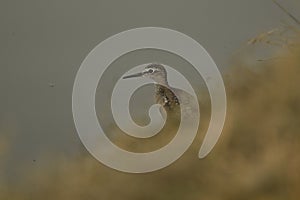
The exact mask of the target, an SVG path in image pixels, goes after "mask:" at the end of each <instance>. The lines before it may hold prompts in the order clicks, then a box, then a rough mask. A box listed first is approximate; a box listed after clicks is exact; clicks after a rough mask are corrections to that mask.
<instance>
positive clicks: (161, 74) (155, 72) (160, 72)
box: [123, 64, 167, 85]
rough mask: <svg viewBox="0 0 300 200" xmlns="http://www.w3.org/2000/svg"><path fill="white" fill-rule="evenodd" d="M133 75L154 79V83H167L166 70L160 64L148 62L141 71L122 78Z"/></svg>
mask: <svg viewBox="0 0 300 200" xmlns="http://www.w3.org/2000/svg"><path fill="white" fill-rule="evenodd" d="M133 77H147V78H150V79H152V80H154V81H155V82H156V83H159V84H163V85H166V84H167V72H166V69H165V68H164V66H163V65H161V64H149V65H147V66H146V67H145V69H144V70H143V71H142V72H139V73H136V74H131V75H128V76H124V77H123V79H127V78H133Z"/></svg>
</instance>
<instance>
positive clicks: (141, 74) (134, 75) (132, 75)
mask: <svg viewBox="0 0 300 200" xmlns="http://www.w3.org/2000/svg"><path fill="white" fill-rule="evenodd" d="M143 75H144V72H139V73H136V74H131V75H128V76H124V77H123V79H127V78H134V77H141V76H143Z"/></svg>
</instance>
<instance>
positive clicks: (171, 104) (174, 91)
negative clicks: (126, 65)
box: [123, 63, 198, 119]
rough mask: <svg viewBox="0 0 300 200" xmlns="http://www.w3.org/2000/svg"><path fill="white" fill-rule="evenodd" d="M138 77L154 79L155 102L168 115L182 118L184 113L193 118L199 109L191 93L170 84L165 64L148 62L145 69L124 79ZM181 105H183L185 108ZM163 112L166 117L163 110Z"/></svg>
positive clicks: (184, 115) (185, 115)
mask: <svg viewBox="0 0 300 200" xmlns="http://www.w3.org/2000/svg"><path fill="white" fill-rule="evenodd" d="M136 77H146V78H150V79H152V80H153V81H154V85H155V91H154V97H155V103H157V104H160V105H161V106H162V107H163V108H164V109H165V111H166V113H167V116H168V117H169V116H171V117H173V119H174V118H175V119H178V118H179V119H180V116H181V115H183V117H188V118H191V117H192V116H193V115H194V112H196V111H197V108H198V102H197V101H196V100H195V98H194V97H193V96H192V95H191V94H189V93H188V92H186V91H184V90H181V89H178V88H172V87H171V86H170V85H169V83H168V75H167V71H166V69H165V67H164V66H163V64H159V63H151V64H148V65H147V66H146V67H145V68H144V70H143V71H141V72H139V73H136V74H131V75H127V76H124V77H123V79H128V78H136ZM180 106H183V109H181V108H180ZM161 113H162V115H163V117H165V114H163V113H164V112H163V111H162V110H161Z"/></svg>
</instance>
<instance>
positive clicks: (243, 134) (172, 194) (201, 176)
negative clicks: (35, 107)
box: [0, 32, 300, 200]
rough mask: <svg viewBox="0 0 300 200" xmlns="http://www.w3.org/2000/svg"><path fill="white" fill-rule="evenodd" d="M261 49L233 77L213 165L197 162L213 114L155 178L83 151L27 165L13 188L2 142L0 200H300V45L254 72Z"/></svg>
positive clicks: (236, 64)
mask: <svg viewBox="0 0 300 200" xmlns="http://www.w3.org/2000/svg"><path fill="white" fill-rule="evenodd" d="M269 33H271V32H269ZM272 34H273V32H272ZM297 34H298V33H296V34H295V35H297ZM266 35H268V34H266ZM298 36H299V35H298ZM266 37H268V36H266ZM282 37H283V36H282ZM299 38H300V37H299ZM250 41H251V40H250ZM253 41H256V42H257V41H258V40H252V42H250V43H249V44H248V46H247V47H246V48H244V49H243V50H242V51H243V52H242V55H243V56H240V55H241V54H237V55H235V57H234V58H233V59H232V66H231V67H230V68H229V69H228V71H227V74H228V76H226V78H225V85H226V89H227V97H228V112H227V119H226V124H225V127H224V131H223V133H222V136H221V138H220V140H219V141H218V143H217V145H216V146H215V148H214V150H213V151H212V152H211V153H210V154H209V155H208V157H206V158H205V159H203V160H199V159H198V157H197V154H198V151H199V147H200V145H201V141H202V139H203V136H204V134H205V130H206V128H207V124H208V119H209V112H207V113H206V114H204V115H202V116H204V117H203V120H202V121H201V123H202V124H201V129H200V133H199V134H198V136H197V138H196V139H195V141H194V143H193V145H192V146H191V148H189V150H188V151H187V152H186V153H185V154H184V155H183V156H182V157H181V158H180V159H179V160H178V161H176V162H175V163H173V164H172V165H171V166H169V167H167V168H164V169H162V170H159V171H156V172H153V173H147V174H127V173H121V172H118V171H115V170H112V169H110V168H108V167H105V166H103V165H102V164H100V163H99V162H98V161H96V160H95V159H93V158H92V156H91V155H90V154H88V153H87V152H86V151H85V150H83V148H82V151H83V152H82V153H81V154H80V155H78V156H76V157H72V158H70V157H67V156H65V155H64V154H62V155H48V157H49V159H48V160H49V162H47V163H36V164H35V166H34V167H32V165H28V166H26V165H24V167H23V170H22V172H20V174H21V175H20V177H19V178H18V179H16V181H13V182H11V181H8V180H7V179H6V178H5V176H4V174H2V173H3V171H4V168H5V167H7V166H6V165H5V162H3V161H6V160H7V159H8V158H9V156H10V149H13V148H14V146H13V144H14V140H13V139H11V140H10V141H9V139H7V138H1V139H0V158H1V163H0V175H1V178H0V199H3V200H4V199H10V200H19V199H22V200H24V199H51V200H52V199H56V200H60V199H73V200H76V199H164V200H165V199H189V200H192V199H206V200H219V199H225V200H226V199H228V200H229V199H257V200H259V199H264V200H268V199H272V200H276V199H285V200H286V199H298V198H299V196H300V190H299V188H300V157H299V155H298V153H299V152H300V124H299V122H300V90H299V85H300V79H299V76H300V45H299V44H300V43H299V40H297V38H296V37H294V38H293V40H289V43H284V45H281V47H282V48H281V49H280V50H278V51H276V52H275V53H273V57H272V59H268V60H261V59H259V60H256V61H255V62H251V63H250V64H249V62H245V59H244V58H245V55H248V53H249V52H250V53H249V57H250V59H252V60H255V58H253V57H251V51H249V49H251V48H252V47H251V45H256V42H253ZM261 41H262V40H261ZM282 41H286V40H282ZM260 43H261V42H260ZM249 45H250V46H249ZM201 106H203V105H201ZM208 106H209V103H207V105H206V107H208ZM206 110H209V109H207V108H206ZM201 114H202V113H201ZM1 131H6V130H1ZM167 131H168V132H169V131H171V130H170V128H168V129H167ZM74 134H75V133H74ZM169 139H171V138H169ZM169 139H168V140H169ZM118 142H120V141H118ZM118 142H117V143H118ZM130 145H131V146H135V145H138V142H136V141H135V142H134V143H133V144H130Z"/></svg>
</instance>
